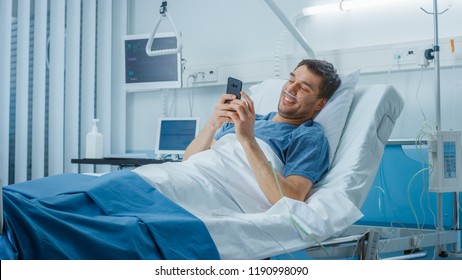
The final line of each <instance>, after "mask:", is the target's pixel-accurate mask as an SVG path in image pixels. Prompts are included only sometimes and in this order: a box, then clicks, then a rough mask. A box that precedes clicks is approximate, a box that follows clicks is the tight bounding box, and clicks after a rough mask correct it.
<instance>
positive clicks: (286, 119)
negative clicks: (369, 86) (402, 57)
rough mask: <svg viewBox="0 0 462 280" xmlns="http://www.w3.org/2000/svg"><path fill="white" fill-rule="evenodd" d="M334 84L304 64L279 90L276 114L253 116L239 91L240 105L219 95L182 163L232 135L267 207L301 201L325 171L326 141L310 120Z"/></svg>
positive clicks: (332, 73) (313, 63) (328, 67)
mask: <svg viewBox="0 0 462 280" xmlns="http://www.w3.org/2000/svg"><path fill="white" fill-rule="evenodd" d="M340 83H341V81H340V78H339V76H338V75H337V71H336V70H335V68H334V67H333V65H332V64H330V63H328V62H326V61H321V60H314V59H305V60H302V61H301V62H300V63H299V64H298V65H297V67H296V68H295V69H294V71H293V72H292V73H290V78H289V79H288V81H287V82H286V83H285V84H284V87H283V88H282V89H281V96H280V99H279V104H278V108H277V112H272V113H269V114H268V115H265V116H262V115H257V114H255V110H254V104H253V101H252V100H251V98H250V97H249V96H248V95H247V94H246V93H245V92H241V94H242V97H243V100H239V99H236V97H235V95H231V94H224V95H223V96H222V97H221V98H220V100H219V102H218V104H217V105H216V108H215V111H214V113H213V115H212V117H211V118H210V119H209V121H208V122H207V124H206V126H205V128H204V129H203V130H202V131H201V133H200V134H199V135H198V137H197V138H196V139H195V140H194V141H193V142H192V143H191V145H190V146H189V147H188V149H187V151H186V153H185V157H184V160H187V159H188V158H189V157H191V156H192V155H196V154H198V153H200V152H202V151H205V150H208V149H210V147H212V146H213V145H214V144H215V142H216V141H219V140H220V139H221V138H223V137H224V136H226V135H228V134H235V138H236V139H237V141H238V142H239V143H240V144H241V146H242V148H243V150H244V152H245V156H246V158H247V160H248V163H249V165H250V168H251V170H252V172H253V174H254V176H255V179H256V181H257V183H258V186H259V187H260V189H261V191H262V192H263V193H264V195H265V196H266V198H267V199H268V201H269V202H270V203H271V204H274V203H276V202H277V201H278V200H279V199H281V197H282V195H284V196H287V197H290V198H292V199H296V200H301V201H303V200H305V199H306V197H307V195H308V192H309V190H310V189H311V187H312V186H313V184H314V183H316V182H317V181H318V180H319V179H320V177H321V176H322V175H323V174H324V172H326V171H327V168H328V158H329V155H328V153H329V149H328V142H327V139H326V137H325V136H324V133H323V130H322V128H321V126H320V125H319V124H318V123H316V122H314V121H313V117H314V116H315V115H316V114H317V113H318V112H319V111H320V110H321V109H322V108H323V107H324V105H325V104H326V103H327V101H328V100H329V98H330V97H331V96H332V95H333V93H334V92H335V91H336V90H337V88H338V87H339V86H340ZM230 99H231V100H232V101H231V102H230V103H229V104H228V103H226V100H230ZM220 128H221V129H220ZM218 129H220V130H219V131H218V133H216V132H217V130H218ZM257 139H259V140H262V141H264V142H265V143H266V144H267V145H269V147H270V148H271V150H272V151H273V152H274V153H275V154H276V155H277V158H278V159H279V160H280V161H281V163H282V165H283V167H282V168H281V170H280V171H276V170H275V169H274V168H273V166H272V163H269V160H268V157H267V156H266V155H265V152H264V151H263V149H262V148H261V143H259V142H258V141H257Z"/></svg>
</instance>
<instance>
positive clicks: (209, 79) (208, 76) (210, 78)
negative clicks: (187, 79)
mask: <svg viewBox="0 0 462 280" xmlns="http://www.w3.org/2000/svg"><path fill="white" fill-rule="evenodd" d="M195 74H197V77H196V81H195V82H196V83H213V82H216V81H218V73H217V69H216V68H207V69H205V68H204V69H200V70H198V71H196V72H195Z"/></svg>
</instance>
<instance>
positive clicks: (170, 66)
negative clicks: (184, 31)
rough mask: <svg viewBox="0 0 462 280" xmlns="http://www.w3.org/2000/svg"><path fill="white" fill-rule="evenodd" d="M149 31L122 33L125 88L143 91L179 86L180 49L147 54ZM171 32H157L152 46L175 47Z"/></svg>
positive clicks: (154, 47) (175, 41)
mask: <svg viewBox="0 0 462 280" xmlns="http://www.w3.org/2000/svg"><path fill="white" fill-rule="evenodd" d="M148 38H149V34H142V35H128V36H124V37H123V43H124V45H123V48H124V54H125V55H124V70H125V71H124V76H125V90H126V91H146V90H151V89H162V88H179V87H181V53H177V54H168V55H160V56H148V55H147V54H146V44H147V42H148ZM176 44H177V38H176V37H175V34H174V33H159V34H156V36H155V37H154V41H153V44H152V50H161V49H174V48H176Z"/></svg>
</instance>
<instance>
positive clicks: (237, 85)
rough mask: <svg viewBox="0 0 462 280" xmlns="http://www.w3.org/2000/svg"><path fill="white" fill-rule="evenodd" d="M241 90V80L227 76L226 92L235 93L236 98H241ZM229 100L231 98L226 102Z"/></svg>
mask: <svg viewBox="0 0 462 280" xmlns="http://www.w3.org/2000/svg"><path fill="white" fill-rule="evenodd" d="M241 90H242V81H240V80H238V79H235V78H232V77H229V78H228V84H227V85H226V93H230V94H234V95H236V97H237V99H241ZM229 102H231V100H228V101H226V103H229Z"/></svg>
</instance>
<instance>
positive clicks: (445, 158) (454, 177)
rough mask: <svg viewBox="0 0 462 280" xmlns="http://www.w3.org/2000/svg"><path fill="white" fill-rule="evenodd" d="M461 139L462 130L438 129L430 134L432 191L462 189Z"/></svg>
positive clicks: (456, 190) (458, 190)
mask: <svg viewBox="0 0 462 280" xmlns="http://www.w3.org/2000/svg"><path fill="white" fill-rule="evenodd" d="M460 140H461V132H460V131H437V132H433V133H431V135H430V136H429V139H428V140H427V141H428V152H429V155H428V159H429V165H430V166H431V172H430V191H432V192H438V193H440V192H460V191H462V167H461V160H462V154H461V151H460V150H461V141H460Z"/></svg>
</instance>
